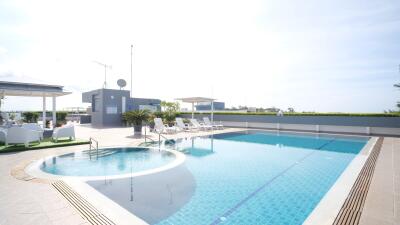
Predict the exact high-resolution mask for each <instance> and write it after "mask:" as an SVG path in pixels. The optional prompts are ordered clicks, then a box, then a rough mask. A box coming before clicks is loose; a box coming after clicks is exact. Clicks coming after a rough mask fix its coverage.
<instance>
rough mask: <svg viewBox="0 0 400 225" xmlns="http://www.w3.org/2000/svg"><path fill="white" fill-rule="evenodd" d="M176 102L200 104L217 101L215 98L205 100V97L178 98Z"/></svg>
mask: <svg viewBox="0 0 400 225" xmlns="http://www.w3.org/2000/svg"><path fill="white" fill-rule="evenodd" d="M175 100H179V101H182V102H186V103H198V102H212V101H215V100H216V99H213V98H205V97H188V98H176V99H175Z"/></svg>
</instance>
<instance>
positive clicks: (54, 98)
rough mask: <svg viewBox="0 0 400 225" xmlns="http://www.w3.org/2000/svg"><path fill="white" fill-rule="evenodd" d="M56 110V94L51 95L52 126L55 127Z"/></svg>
mask: <svg viewBox="0 0 400 225" xmlns="http://www.w3.org/2000/svg"><path fill="white" fill-rule="evenodd" d="M56 111H57V110H56V96H53V128H55V127H56V123H57V117H56Z"/></svg>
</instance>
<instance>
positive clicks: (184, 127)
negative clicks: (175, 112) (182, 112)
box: [175, 117, 196, 131]
mask: <svg viewBox="0 0 400 225" xmlns="http://www.w3.org/2000/svg"><path fill="white" fill-rule="evenodd" d="M175 122H176V126H177V127H178V128H179V129H181V130H183V131H192V130H193V129H196V128H195V127H192V126H189V125H188V124H185V123H184V122H183V119H182V118H180V117H176V118H175Z"/></svg>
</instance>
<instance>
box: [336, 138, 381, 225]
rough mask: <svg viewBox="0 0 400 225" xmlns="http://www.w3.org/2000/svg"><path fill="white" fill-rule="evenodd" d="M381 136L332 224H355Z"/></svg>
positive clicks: (371, 174)
mask: <svg viewBox="0 0 400 225" xmlns="http://www.w3.org/2000/svg"><path fill="white" fill-rule="evenodd" d="M382 143H383V137H380V138H379V139H378V141H377V142H376V144H375V146H374V147H373V149H372V152H371V153H370V155H369V157H368V159H367V161H366V162H365V164H364V166H363V168H362V169H361V171H360V174H359V175H358V177H357V179H356V181H355V183H354V185H353V187H352V188H351V190H350V193H349V195H348V196H347V198H346V200H345V202H344V204H343V206H342V208H341V209H340V212H339V214H338V215H337V217H336V219H335V221H334V222H333V225H357V224H359V222H360V218H361V213H362V210H363V207H364V203H365V199H366V198H367V194H368V189H369V186H370V184H371V180H372V176H373V175H374V170H375V165H376V161H377V159H378V156H379V153H380V151H381V148H382Z"/></svg>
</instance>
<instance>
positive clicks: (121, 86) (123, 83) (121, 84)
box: [117, 79, 126, 89]
mask: <svg viewBox="0 0 400 225" xmlns="http://www.w3.org/2000/svg"><path fill="white" fill-rule="evenodd" d="M117 84H118V86H119V88H120V89H122V88H124V87H125V86H126V81H125V80H124V79H119V80H117Z"/></svg>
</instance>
